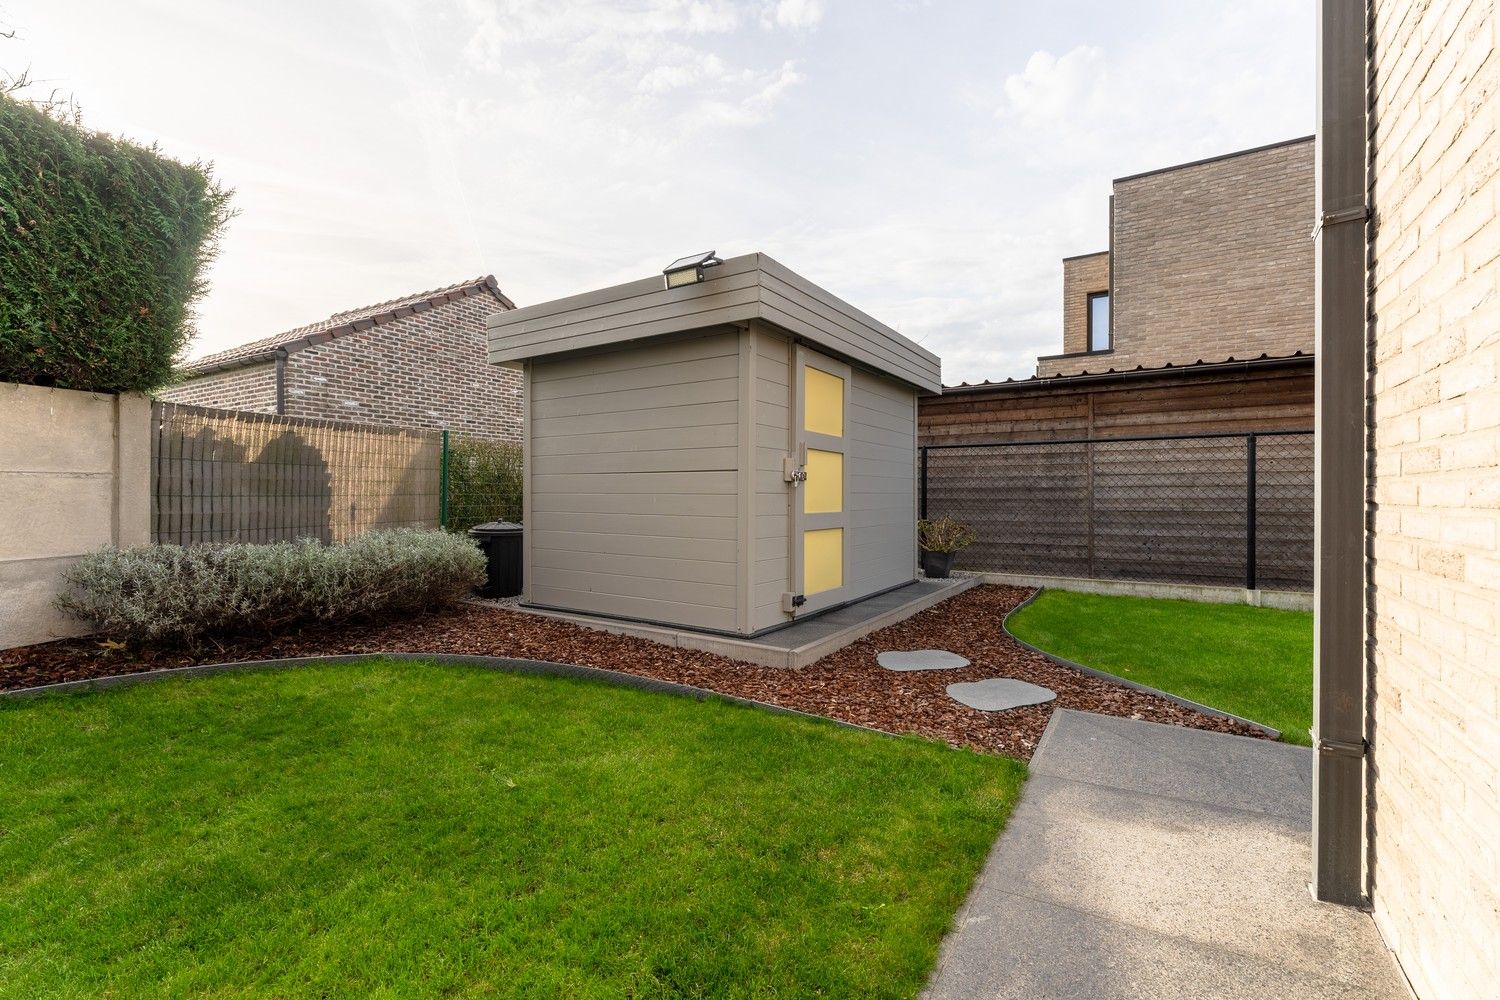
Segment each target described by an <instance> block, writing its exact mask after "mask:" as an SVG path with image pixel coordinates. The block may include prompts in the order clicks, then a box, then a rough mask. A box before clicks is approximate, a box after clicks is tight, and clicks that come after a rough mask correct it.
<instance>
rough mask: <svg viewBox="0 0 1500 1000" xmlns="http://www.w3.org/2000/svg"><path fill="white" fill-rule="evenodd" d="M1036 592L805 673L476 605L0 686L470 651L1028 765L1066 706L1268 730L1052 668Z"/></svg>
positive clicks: (120, 653) (60, 655)
mask: <svg viewBox="0 0 1500 1000" xmlns="http://www.w3.org/2000/svg"><path fill="white" fill-rule="evenodd" d="M1030 593H1031V591H1030V590H1027V589H1024V588H1020V587H976V588H974V589H973V590H969V591H966V592H964V593H962V594H959V595H958V596H956V597H952V598H949V599H948V600H946V601H944V602H943V603H941V604H938V605H936V606H935V607H932V608H929V609H927V610H926V611H923V612H921V613H919V614H917V615H914V616H913V617H911V618H908V619H907V620H906V621H904V622H898V623H897V624H895V625H892V626H890V627H888V628H885V629H881V630H880V631H878V632H875V633H872V634H871V635H869V636H866V637H865V638H863V639H860V640H858V641H856V642H854V643H851V644H850V645H848V646H846V647H845V648H843V649H841V650H839V651H838V652H836V653H832V654H830V655H828V656H826V657H824V658H823V659H821V660H819V661H818V662H816V663H814V664H812V665H811V666H808V667H803V668H802V669H800V670H787V669H783V668H776V667H759V666H753V665H750V664H746V663H741V662H738V661H736V660H731V659H728V658H727V657H723V656H716V655H713V654H710V653H700V652H697V651H695V650H689V649H678V648H676V647H672V646H663V645H660V644H658V643H654V642H650V641H647V640H645V639H636V638H631V637H628V636H618V635H609V634H607V633H604V632H597V631H594V630H592V629H587V628H583V627H581V626H578V625H573V624H570V623H568V622H560V621H554V620H552V619H549V618H542V617H540V616H537V615H529V614H525V613H523V612H518V611H510V610H506V609H504V608H496V607H487V606H482V605H477V604H468V605H464V606H462V607H460V608H457V609H455V610H453V611H449V612H443V613H440V614H433V615H429V616H426V617H421V618H415V619H411V620H405V621H395V622H383V623H368V624H357V625H341V626H320V627H314V628H307V629H303V630H302V631H300V632H296V633H293V634H288V635H285V636H280V637H277V638H274V639H242V640H236V641H233V642H228V643H225V644H223V645H222V646H221V647H218V648H215V649H212V650H209V651H201V652H200V653H199V654H197V655H193V654H189V653H185V652H182V651H130V650H122V649H110V648H108V647H107V645H105V644H101V643H100V642H98V641H96V640H93V639H70V640H62V641H59V642H51V643H45V644H41V645H36V646H25V647H21V648H18V649H10V650H3V651H0V690H8V689H14V688H22V687H34V686H37V685H41V684H51V683H56V682H58V681H69V680H82V679H85V678H90V677H102V676H108V675H110V674H124V673H136V672H140V671H144V670H159V669H162V668H165V667H180V666H187V665H190V664H193V663H222V662H230V661H235V660H266V659H275V658H278V657H285V656H314V655H327V654H336V653H372V654H374V653H381V652H401V653H469V654H477V655H488V656H512V657H525V658H529V659H536V660H552V661H556V662H561V663H575V664H581V665H584V666H594V667H605V668H607V669H610V670H620V671H624V672H627V673H633V674H643V675H646V676H649V677H656V678H659V679H662V680H667V681H675V682H677V683H681V684H691V685H693V686H695V687H701V688H707V689H709V690H712V691H718V692H721V693H724V694H732V695H738V696H740V697H743V698H753V699H755V700H757V701H764V702H770V703H772V704H776V705H784V706H786V707H788V708H796V709H800V710H802V711H805V712H813V713H816V714H818V715H826V716H830V717H832V718H835V719H843V720H845V721H847V722H856V723H859V724H861V725H865V726H872V727H874V728H877V729H883V730H887V731H890V732H898V733H902V732H912V733H917V734H919V735H921V736H926V737H930V738H933V739H939V740H945V741H946V742H948V743H950V744H953V745H955V746H962V747H969V748H972V749H975V750H981V751H986V752H990V753H1001V754H1008V755H1010V756H1012V757H1019V758H1022V759H1026V760H1029V759H1030V757H1031V754H1032V752H1033V751H1034V750H1035V749H1036V744H1037V741H1038V740H1039V739H1040V738H1041V735H1042V730H1043V728H1045V726H1046V724H1047V719H1048V717H1049V716H1050V715H1051V714H1052V709H1053V708H1055V707H1058V706H1061V707H1064V708H1076V709H1081V710H1083V711H1086V712H1098V713H1102V714H1104V715H1117V716H1123V717H1125V718H1130V719H1144V720H1146V721H1149V722H1165V723H1169V724H1171V725H1177V726H1188V727H1191V728H1195V729H1210V730H1215V731H1218V732H1224V733H1236V734H1239V735H1242V736H1261V737H1263V736H1264V735H1265V734H1263V733H1261V732H1260V731H1258V730H1255V729H1252V728H1251V727H1248V726H1245V725H1243V724H1242V723H1238V722H1234V721H1232V720H1229V719H1221V718H1218V717H1215V716H1210V715H1204V714H1203V713H1201V712H1196V711H1193V710H1192V709H1188V708H1184V707H1183V706H1181V705H1178V704H1176V703H1175V702H1172V701H1168V700H1167V699H1165V698H1159V697H1156V696H1154V695H1149V694H1144V693H1142V692H1140V691H1135V690H1133V689H1131V688H1128V687H1125V686H1123V685H1121V684H1115V683H1113V682H1110V681H1106V680H1101V679H1099V678H1097V677H1091V676H1089V675H1087V674H1083V673H1080V672H1078V671H1076V670H1071V669H1069V668H1067V667H1062V666H1058V665H1057V664H1055V663H1053V662H1051V661H1050V660H1048V659H1046V658H1045V657H1043V656H1040V655H1038V654H1036V653H1033V652H1031V651H1029V650H1027V649H1025V648H1023V647H1022V646H1020V645H1019V644H1017V643H1016V642H1015V641H1014V640H1012V639H1011V638H1010V636H1008V635H1006V634H1005V631H1004V629H1002V628H1001V626H1000V623H1001V620H1002V619H1003V618H1004V617H1005V615H1006V614H1007V613H1008V612H1009V611H1010V610H1011V609H1013V608H1015V607H1016V606H1017V605H1018V604H1020V603H1021V602H1022V601H1024V600H1025V599H1026V597H1027V596H1028V595H1029V594H1030ZM902 649H948V650H952V651H953V652H955V653H959V654H961V655H963V656H965V657H967V658H968V659H969V660H970V661H972V662H971V665H970V666H968V667H964V668H963V669H960V670H935V671H917V672H909V673H898V672H893V671H889V670H885V669H883V668H881V667H880V666H878V665H877V664H876V662H875V655H876V654H877V653H879V652H881V651H883V650H902ZM988 677H1014V678H1018V679H1020V680H1024V681H1030V682H1031V683H1033V684H1040V685H1042V686H1044V687H1048V688H1051V689H1052V690H1054V691H1056V692H1057V699H1056V700H1055V701H1053V702H1051V703H1049V704H1046V705H1036V706H1032V707H1029V708H1018V709H1012V710H1011V711H1008V712H980V711H977V710H975V709H971V708H967V707H965V706H963V705H961V704H959V703H958V702H956V701H954V700H953V699H951V698H949V697H948V695H947V692H946V691H945V690H944V689H945V688H946V687H947V686H948V685H949V684H952V683H954V682H956V681H976V680H983V679H985V678H988Z"/></svg>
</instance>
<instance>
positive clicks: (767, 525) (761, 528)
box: [755, 508, 788, 541]
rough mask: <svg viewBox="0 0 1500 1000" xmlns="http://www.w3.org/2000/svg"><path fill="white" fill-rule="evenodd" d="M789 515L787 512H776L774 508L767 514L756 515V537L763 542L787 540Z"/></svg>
mask: <svg viewBox="0 0 1500 1000" xmlns="http://www.w3.org/2000/svg"><path fill="white" fill-rule="evenodd" d="M787 514H788V511H786V510H775V509H774V508H773V509H772V510H771V511H770V512H769V513H765V514H761V513H757V514H756V515H755V537H756V538H757V539H760V540H761V541H769V540H771V539H773V538H785V537H786V536H787Z"/></svg>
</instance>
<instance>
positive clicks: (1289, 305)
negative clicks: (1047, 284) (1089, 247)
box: [1036, 136, 1313, 376]
mask: <svg viewBox="0 0 1500 1000" xmlns="http://www.w3.org/2000/svg"><path fill="white" fill-rule="evenodd" d="M1109 205H1110V208H1109V234H1110V235H1109V244H1110V245H1109V249H1108V250H1102V251H1099V252H1097V253H1090V254H1083V255H1081V256H1077V257H1069V258H1067V259H1065V260H1064V261H1063V353H1061V354H1053V355H1045V356H1043V357H1040V358H1038V359H1037V369H1036V373H1037V374H1038V375H1042V376H1047V375H1078V374H1082V373H1083V372H1091V373H1098V372H1103V371H1108V370H1109V369H1114V370H1115V371H1127V370H1130V369H1135V368H1140V367H1143V368H1160V367H1163V366H1165V365H1168V364H1171V365H1186V364H1194V363H1196V362H1200V361H1201V362H1210V363H1212V362H1218V361H1225V360H1227V359H1231V358H1233V359H1238V360H1241V361H1243V360H1246V359H1249V358H1258V357H1261V356H1262V355H1268V356H1271V357H1283V356H1287V355H1291V354H1296V353H1298V352H1301V353H1311V351H1312V344H1313V246H1312V239H1311V233H1312V218H1313V140H1312V138H1311V137H1310V136H1309V137H1306V138H1301V139H1292V140H1290V141H1287V142H1280V143H1276V144H1275V145H1271V146H1262V147H1260V148H1257V149H1248V150H1244V151H1242V152H1238V153H1229V154H1226V155H1224V156H1216V157H1213V158H1212V159H1208V160H1199V161H1197V162H1194V163H1187V164H1183V165H1181V166H1176V167H1166V168H1163V169H1161V170H1152V171H1149V172H1147V173H1143V174H1134V175H1132V176H1130V177H1121V178H1119V179H1118V180H1116V181H1115V182H1114V192H1113V194H1112V196H1111V197H1110V200H1109Z"/></svg>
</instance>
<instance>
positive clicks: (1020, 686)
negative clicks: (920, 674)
mask: <svg viewBox="0 0 1500 1000" xmlns="http://www.w3.org/2000/svg"><path fill="white" fill-rule="evenodd" d="M948 697H950V698H952V699H953V700H954V701H959V702H963V703H964V704H965V705H968V706H969V707H970V708H977V709H979V710H980V711H981V712H1003V711H1005V710H1006V709H1008V708H1024V707H1025V706H1027V705H1041V704H1044V703H1046V702H1049V701H1051V700H1052V699H1053V698H1056V697H1057V692H1056V691H1052V690H1050V689H1048V688H1044V687H1041V686H1039V685H1036V684H1028V683H1026V682H1025V681H1018V680H1015V679H1014V678H1011V677H992V678H990V679H989V680H987V681H970V682H968V683H966V684H949V685H948Z"/></svg>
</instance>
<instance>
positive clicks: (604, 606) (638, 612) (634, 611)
mask: <svg viewBox="0 0 1500 1000" xmlns="http://www.w3.org/2000/svg"><path fill="white" fill-rule="evenodd" d="M531 602H532V603H533V604H542V605H547V606H549V607H554V608H563V609H565V610H573V611H592V612H595V613H597V614H605V615H619V616H621V617H624V618H638V619H643V620H646V621H658V622H670V623H672V624H676V625H695V626H697V627H699V628H712V629H720V630H723V631H732V630H733V629H734V627H735V624H734V618H735V609H734V608H716V607H711V606H706V605H700V604H687V603H679V602H675V601H664V600H658V599H655V598H650V597H640V596H634V595H630V596H627V595H622V594H601V593H598V592H594V593H590V592H588V591H577V590H568V589H566V588H563V587H553V586H548V585H547V584H542V583H536V582H533V583H532V585H531Z"/></svg>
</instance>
